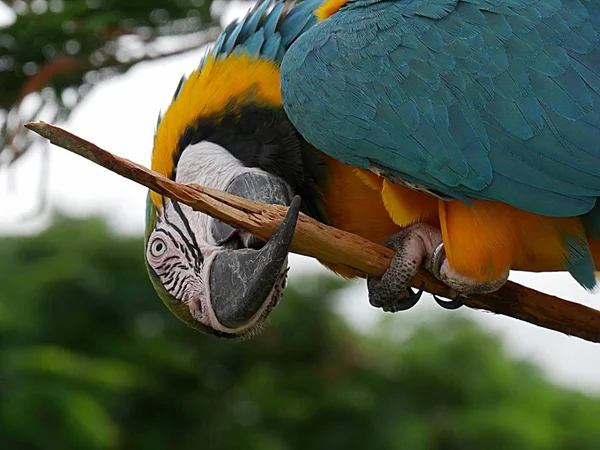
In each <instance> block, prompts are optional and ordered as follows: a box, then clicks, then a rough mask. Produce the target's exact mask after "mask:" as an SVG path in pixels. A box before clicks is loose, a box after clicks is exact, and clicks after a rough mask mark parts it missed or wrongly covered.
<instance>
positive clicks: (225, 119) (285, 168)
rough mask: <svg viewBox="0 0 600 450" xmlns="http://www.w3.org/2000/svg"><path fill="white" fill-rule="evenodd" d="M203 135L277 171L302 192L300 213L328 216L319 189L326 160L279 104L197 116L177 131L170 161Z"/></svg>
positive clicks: (244, 158)
mask: <svg viewBox="0 0 600 450" xmlns="http://www.w3.org/2000/svg"><path fill="white" fill-rule="evenodd" d="M201 141H208V142H212V143H214V144H217V145H220V146H221V147H223V148H225V149H227V150H228V151H229V152H230V153H231V154H232V155H233V156H235V157H236V158H237V159H238V160H240V161H241V162H242V164H244V165H245V166H246V167H257V168H260V169H262V170H264V171H266V172H269V173H272V174H274V175H278V176H280V177H281V178H283V179H284V180H285V181H286V182H287V183H288V184H289V185H290V186H291V188H292V189H293V191H294V192H295V193H296V194H298V195H300V196H301V197H302V211H303V212H304V213H306V214H308V215H310V216H311V217H313V218H315V219H317V220H319V221H321V222H324V223H327V222H328V220H327V215H326V211H325V205H324V200H323V194H322V190H323V188H324V187H325V183H326V178H327V166H326V164H325V162H324V160H323V156H322V154H321V153H320V152H319V151H317V150H316V149H315V148H314V147H312V146H311V145H309V144H308V143H307V142H306V141H305V140H304V139H303V138H302V136H301V135H300V134H299V133H298V131H297V130H296V129H295V128H294V126H293V125H292V123H291V122H290V121H289V119H288V118H287V116H286V114H285V112H284V110H283V108H275V107H269V106H260V105H257V104H255V103H250V104H247V105H244V106H241V107H236V108H235V109H229V110H227V111H226V112H225V114H223V115H212V116H208V117H200V118H199V119H198V120H197V122H196V125H195V126H190V127H188V128H187V129H186V130H185V132H184V133H183V134H182V135H181V137H180V139H179V143H178V145H177V151H176V152H175V153H174V155H173V159H174V161H173V162H174V167H177V163H178V161H179V158H180V157H181V154H182V152H183V151H184V150H185V149H186V148H187V147H188V146H189V145H192V144H197V143H198V142H201ZM172 178H173V179H174V178H175V172H173V174H172Z"/></svg>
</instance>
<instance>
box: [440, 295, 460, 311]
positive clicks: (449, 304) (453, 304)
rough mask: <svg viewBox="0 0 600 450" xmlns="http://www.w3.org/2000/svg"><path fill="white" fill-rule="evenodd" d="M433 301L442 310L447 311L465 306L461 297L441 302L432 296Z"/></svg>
mask: <svg viewBox="0 0 600 450" xmlns="http://www.w3.org/2000/svg"><path fill="white" fill-rule="evenodd" d="M433 299H434V300H435V302H436V303H437V304H438V305H440V306H441V307H442V308H444V309H449V310H453V309H458V308H460V307H461V306H463V305H464V304H465V298H464V297H463V296H462V295H459V296H458V297H456V298H455V299H452V300H442V299H441V298H439V297H438V296H437V295H433Z"/></svg>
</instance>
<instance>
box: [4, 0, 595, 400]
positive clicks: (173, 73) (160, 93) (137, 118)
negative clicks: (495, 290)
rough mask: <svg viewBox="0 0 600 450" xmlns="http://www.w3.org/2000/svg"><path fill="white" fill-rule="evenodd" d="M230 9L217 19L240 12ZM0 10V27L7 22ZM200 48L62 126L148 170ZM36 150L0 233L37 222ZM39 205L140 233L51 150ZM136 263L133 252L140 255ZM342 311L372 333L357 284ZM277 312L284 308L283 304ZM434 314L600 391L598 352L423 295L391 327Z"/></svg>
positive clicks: (126, 207)
mask: <svg viewBox="0 0 600 450" xmlns="http://www.w3.org/2000/svg"><path fill="white" fill-rule="evenodd" d="M240 4H241V2H238V5H237V8H236V9H235V10H233V11H230V12H229V13H228V14H227V15H226V16H225V17H224V21H225V22H228V21H229V20H231V19H232V18H233V17H235V15H237V14H240V13H243V12H244V9H240V7H239V5H240ZM3 12H4V11H2V10H0V23H2V21H3V20H4V21H6V15H5V16H4V17H3V16H2V14H3ZM203 54H204V52H203V51H197V52H194V53H190V54H187V55H185V56H180V57H175V58H171V59H168V60H164V61H159V62H154V63H143V64H140V65H138V66H136V67H135V68H134V69H133V70H131V71H129V72H128V73H127V74H126V75H123V76H121V77H118V78H115V79H112V80H109V81H107V82H104V83H103V84H102V85H101V86H99V87H98V88H96V89H95V90H93V91H92V93H90V94H89V95H88V97H87V98H86V99H85V100H84V102H83V103H82V104H81V105H80V106H79V107H78V108H77V109H76V111H75V112H74V114H73V115H72V117H71V118H70V120H69V121H68V123H67V124H65V127H66V129H68V130H69V131H71V132H73V133H75V134H78V135H80V136H82V137H84V138H86V139H88V140H91V141H93V142H94V143H96V144H97V145H99V146H100V147H103V148H105V149H107V150H110V151H111V152H114V153H116V154H118V155H120V156H123V157H126V158H129V159H131V160H134V161H136V162H139V163H142V164H144V165H149V162H150V151H151V148H152V138H153V134H154V127H155V123H156V117H157V115H158V112H159V110H161V109H164V108H165V107H166V106H168V104H169V102H170V100H171V96H172V94H173V91H174V89H175V87H176V85H177V83H178V81H179V79H180V77H181V75H182V74H184V73H189V72H190V71H191V70H193V69H194V68H195V67H196V66H197V64H198V62H199V61H200V59H201V57H202V56H203ZM40 167H41V152H40V150H39V148H36V149H33V150H32V151H31V152H30V153H29V154H28V155H27V156H25V157H24V158H22V160H21V161H20V162H19V163H18V164H17V165H16V166H15V167H13V168H12V169H11V171H10V172H7V171H6V170H4V171H2V170H0V199H2V205H3V207H2V208H0V233H4V234H6V233H9V234H13V233H22V232H32V231H35V230H37V229H40V227H41V226H43V224H44V223H45V222H44V220H43V219H42V220H40V219H38V220H36V221H31V220H28V219H26V217H27V215H30V214H31V213H32V212H33V211H34V210H35V207H36V204H37V201H38V198H39V196H38V189H39V187H38V186H36V184H37V182H38V180H39V176H40ZM49 167H50V172H49V176H50V181H49V184H48V191H47V195H48V199H49V202H50V204H51V205H52V206H53V207H54V208H55V209H57V210H59V211H63V212H65V213H68V214H69V215H71V216H76V217H84V216H88V215H92V214H102V215H103V216H105V217H107V219H108V220H109V221H110V223H111V224H112V225H113V226H114V227H115V228H116V229H117V230H119V231H120V232H123V233H127V234H141V233H142V232H143V229H144V209H145V196H146V190H145V189H144V188H142V187H140V186H138V185H136V184H134V183H132V182H130V181H127V180H125V179H123V178H121V177H119V176H117V175H114V174H112V173H109V172H108V171H107V170H105V169H102V168H100V167H98V166H96V165H94V164H92V163H90V162H88V161H86V160H84V159H82V158H80V157H78V156H74V155H71V154H69V153H68V152H67V151H65V150H62V149H59V148H57V147H52V148H51V149H50V166H49ZM141 257H142V256H141V255H140V258H141ZM291 267H292V272H291V273H292V277H293V276H294V275H297V274H299V273H306V272H312V271H326V270H325V269H324V268H322V267H321V266H320V265H319V264H318V263H317V262H316V261H314V260H311V259H308V258H304V257H300V256H296V255H292V258H291ZM511 279H512V280H514V281H517V282H520V283H522V284H525V285H527V286H530V287H533V288H535V289H538V290H540V291H544V292H547V293H551V294H553V295H558V296H561V297H563V298H566V299H570V300H573V301H577V302H580V303H584V304H587V305H588V306H591V307H596V308H598V307H599V306H600V296H595V295H591V294H588V293H586V292H585V291H584V290H583V289H582V288H580V287H579V285H578V284H577V283H575V282H574V281H573V280H572V279H571V278H570V276H568V275H566V274H526V273H515V274H513V275H512V276H511ZM339 303H340V304H341V308H342V310H343V312H344V314H345V315H346V316H347V317H348V318H349V320H350V322H351V323H352V324H354V325H355V326H356V327H357V328H358V329H365V328H368V327H370V326H373V325H375V324H376V323H377V321H378V320H379V319H381V318H382V317H384V316H386V317H387V315H386V314H385V313H382V312H380V311H378V310H375V309H374V308H372V307H371V306H370V305H369V304H368V300H367V294H366V285H365V283H364V281H359V282H355V283H350V284H349V287H348V289H347V290H345V291H344V295H343V300H342V301H341V302H339ZM280 307H285V303H284V304H282V306H280ZM439 314H466V315H467V316H469V317H471V318H473V319H474V320H476V321H477V322H478V323H479V324H480V325H481V326H482V327H483V328H485V329H486V330H489V331H491V332H494V333H495V334H497V335H499V336H500V337H501V339H502V341H503V343H504V345H505V346H506V348H507V349H508V350H509V351H510V352H511V353H512V354H514V355H515V356H516V357H518V358H522V359H526V360H528V361H532V362H535V363H537V364H538V365H540V366H541V367H542V368H543V369H544V370H545V371H546V372H547V373H548V374H549V375H550V376H551V378H552V379H554V380H556V381H557V382H560V383H562V384H565V385H568V386H571V387H574V388H578V389H583V390H587V391H594V392H600V346H598V345H595V344H591V343H588V342H585V341H582V340H580V339H577V338H571V337H568V336H564V335H561V334H558V333H555V332H550V331H548V330H545V329H541V328H538V327H535V326H533V325H530V324H526V323H521V322H518V321H516V320H513V319H508V318H504V317H501V316H494V315H492V314H488V313H483V312H478V311H472V310H466V308H465V309H464V310H460V311H455V312H446V311H443V310H441V308H439V307H437V305H435V304H434V303H433V300H432V299H431V298H430V297H424V298H423V299H422V301H421V302H420V304H419V305H417V307H415V308H414V309H413V310H411V311H408V312H404V313H399V314H397V315H396V316H397V318H395V319H394V320H396V321H397V322H398V327H403V329H404V328H406V329H410V326H411V325H410V324H411V323H412V324H414V323H420V322H423V321H427V320H429V319H430V318H431V317H435V316H437V315H439Z"/></svg>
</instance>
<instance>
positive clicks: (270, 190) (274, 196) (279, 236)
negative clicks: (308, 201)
mask: <svg viewBox="0 0 600 450" xmlns="http://www.w3.org/2000/svg"><path fill="white" fill-rule="evenodd" d="M226 191H227V192H229V193H231V194H233V195H238V196H240V197H244V198H247V199H250V200H257V201H262V202H264V203H271V204H274V203H279V204H288V203H289V198H290V197H291V192H290V188H289V186H288V185H287V184H286V183H285V182H284V181H283V180H281V179H280V178H278V177H274V176H271V175H267V174H264V173H253V172H248V173H244V174H242V175H239V176H238V177H236V178H234V179H233V180H232V182H231V183H230V184H229V186H228V187H227V189H226ZM300 205H301V200H300V197H298V196H296V197H294V199H293V200H292V201H291V204H290V207H289V209H288V212H287V214H286V216H285V218H284V220H283V221H282V223H281V225H280V227H279V229H278V230H277V232H276V233H275V234H274V235H273V236H272V237H271V239H269V241H268V242H267V243H266V244H265V243H264V242H263V241H261V240H260V239H258V238H256V237H254V236H253V235H252V234H250V233H248V232H246V231H243V230H236V229H234V228H233V227H230V226H229V225H227V224H224V223H222V222H219V221H215V222H214V223H213V226H212V234H213V237H214V239H215V241H217V243H218V244H219V245H220V246H221V247H222V248H223V250H220V251H219V252H217V254H216V255H215V257H214V259H213V261H212V263H211V267H210V273H209V286H210V290H209V292H210V305H211V308H212V310H213V313H214V317H215V318H216V320H217V321H218V323H219V325H220V326H221V327H223V328H226V329H227V332H229V333H231V332H233V333H236V330H237V331H238V332H242V333H243V332H244V331H246V330H248V329H249V328H252V327H253V326H254V325H256V324H258V323H260V322H262V319H264V317H266V315H267V314H268V313H269V312H270V311H271V310H272V308H273V307H274V306H275V305H276V304H277V302H278V301H279V298H280V297H281V294H282V291H283V288H284V286H285V279H286V276H287V256H288V252H289V248H290V245H291V242H292V237H293V235H294V231H295V228H296V222H297V219H298V214H299V212H300ZM231 247H233V248H231Z"/></svg>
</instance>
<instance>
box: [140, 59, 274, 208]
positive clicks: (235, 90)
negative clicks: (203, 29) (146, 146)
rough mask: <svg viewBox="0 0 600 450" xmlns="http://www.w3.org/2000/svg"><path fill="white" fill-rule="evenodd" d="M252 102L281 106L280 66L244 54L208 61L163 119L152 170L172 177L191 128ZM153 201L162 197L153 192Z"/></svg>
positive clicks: (156, 141)
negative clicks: (184, 137)
mask: <svg viewBox="0 0 600 450" xmlns="http://www.w3.org/2000/svg"><path fill="white" fill-rule="evenodd" d="M250 101H252V102H254V103H259V104H266V105H278V106H281V104H282V101H281V90H280V87H279V69H278V67H277V65H276V64H275V63H273V62H272V61H270V60H267V59H257V58H255V57H251V56H248V55H244V54H241V55H231V56H229V57H228V58H226V59H222V60H214V59H208V60H207V61H206V63H205V64H204V67H203V68H202V70H201V71H199V70H196V71H194V72H192V74H191V75H190V76H189V78H188V79H187V80H186V81H185V83H184V84H183V86H182V87H181V92H180V93H179V95H178V96H177V98H176V99H175V100H174V101H173V103H171V105H170V106H169V108H168V109H167V111H166V113H165V115H164V116H163V119H162V121H161V122H160V124H159V126H158V129H157V130H156V135H155V137H154V149H153V151H152V166H151V167H152V170H155V171H156V172H159V173H161V174H163V175H165V176H167V177H171V176H172V174H173V168H174V163H173V156H174V154H175V152H176V150H177V143H178V142H179V138H180V137H181V135H182V134H183V133H184V131H185V129H186V128H187V127H188V126H191V125H194V124H195V123H196V122H197V121H198V119H199V118H201V117H203V116H205V117H206V116H217V117H218V116H219V115H220V114H223V113H224V111H225V110H226V108H227V107H228V106H233V107H235V106H239V105H242V104H244V103H247V102H250ZM151 198H152V202H153V203H154V205H155V206H157V207H159V206H160V205H161V203H162V199H161V196H160V195H158V194H156V193H154V192H152V194H151Z"/></svg>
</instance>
